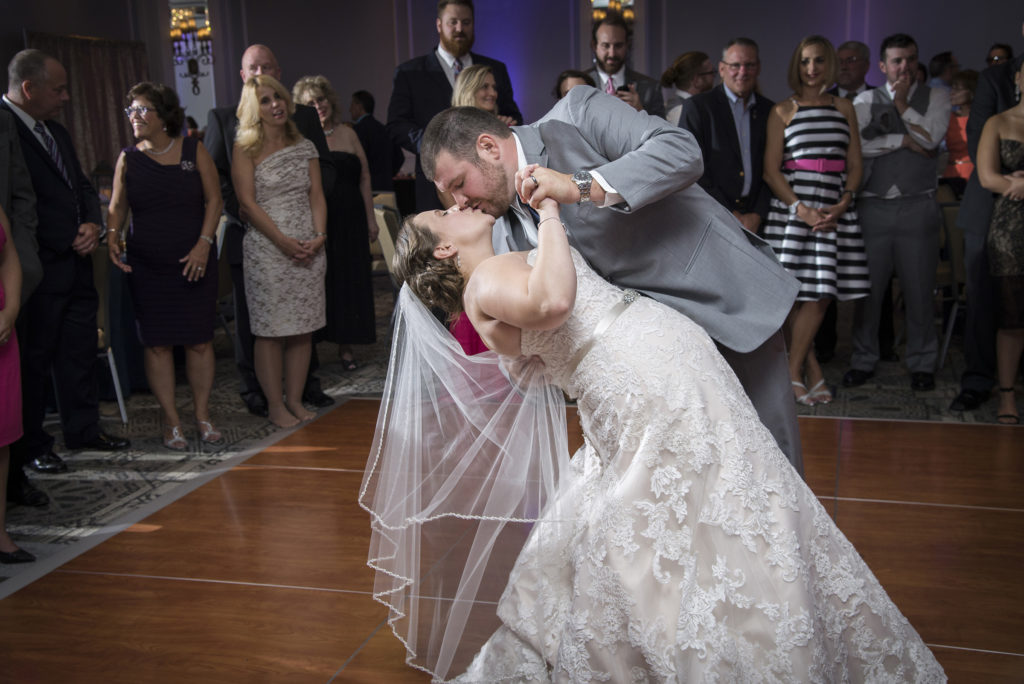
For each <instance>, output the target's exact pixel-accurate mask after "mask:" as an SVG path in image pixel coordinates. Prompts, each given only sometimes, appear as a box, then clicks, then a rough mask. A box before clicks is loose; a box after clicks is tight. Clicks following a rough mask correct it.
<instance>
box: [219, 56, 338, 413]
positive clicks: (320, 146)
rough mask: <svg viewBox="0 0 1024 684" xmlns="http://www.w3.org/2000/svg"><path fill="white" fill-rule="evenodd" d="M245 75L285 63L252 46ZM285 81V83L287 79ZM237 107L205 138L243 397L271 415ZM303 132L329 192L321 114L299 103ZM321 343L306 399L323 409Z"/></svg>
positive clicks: (226, 110)
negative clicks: (249, 271)
mask: <svg viewBox="0 0 1024 684" xmlns="http://www.w3.org/2000/svg"><path fill="white" fill-rule="evenodd" d="M238 73H239V76H241V78H242V83H243V84H244V83H245V82H246V81H247V80H249V79H250V78H252V77H253V76H260V75H262V74H267V75H268V76H273V77H274V78H276V79H277V80H278V81H281V67H280V65H279V64H278V62H277V57H275V56H274V53H273V51H271V49H270V48H268V47H267V46H266V45H259V44H256V45H250V46H249V47H247V48H246V49H245V52H244V53H242V68H241V69H240V70H239V72H238ZM282 83H283V81H282ZM236 109H237V105H236V106H231V107H217V108H216V109H211V110H210V113H209V115H208V116H207V119H206V134H205V137H204V138H203V142H204V144H205V145H206V147H207V149H208V150H209V151H210V154H211V155H212V156H213V161H214V164H216V166H217V173H219V174H220V190H221V194H222V195H223V197H224V216H225V218H226V219H227V226H226V229H225V233H224V242H223V245H222V249H224V250H225V251H226V252H227V254H226V257H227V260H228V264H229V265H230V266H231V282H232V284H233V285H234V289H235V363H236V364H237V366H238V374H239V380H240V382H241V395H242V400H243V401H244V402H245V405H246V407H247V408H248V409H249V412H250V413H252V414H253V415H256V416H260V417H266V415H267V398H266V397H265V396H264V395H263V390H262V389H261V388H260V383H259V382H258V381H257V380H256V371H255V369H254V366H253V336H252V330H251V329H250V327H249V307H248V305H247V304H246V301H245V279H244V277H243V275H242V237H243V236H244V235H245V221H243V220H242V218H241V217H240V215H239V211H238V197H236V196H235V188H234V186H233V185H232V183H231V151H232V149H233V147H234V144H235V131H236V130H237V128H238V119H237V118H236V117H235V110H236ZM292 120H293V121H294V122H295V125H296V126H298V128H299V132H300V133H302V135H303V136H305V137H306V138H308V139H309V140H311V141H312V142H313V144H314V145H316V149H317V151H318V152H319V153H320V176H321V178H322V179H323V185H324V195H325V196H327V195H329V194H330V192H331V190H332V189H333V188H334V176H335V171H334V165H333V164H332V163H331V157H330V152H329V151H328V149H327V139H326V138H325V137H324V131H323V128H321V126H320V117H318V116H317V113H316V110H315V109H313V108H312V107H307V106H305V105H300V104H298V103H296V105H295V114H294V115H293V116H292ZM319 365H320V364H319V361H318V359H317V354H316V347H315V346H314V347H313V355H312V357H311V358H310V360H309V375H308V376H307V378H306V387H305V389H304V390H303V392H302V400H303V401H304V402H306V403H307V404H311V405H313V406H316V407H317V408H323V407H324V406H330V405H331V404H333V403H334V400H333V399H331V397H329V396H328V395H326V394H324V392H323V390H321V389H320V380H319V379H318V378H317V377H316V375H315V372H316V370H317V368H319Z"/></svg>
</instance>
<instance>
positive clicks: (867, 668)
mask: <svg viewBox="0 0 1024 684" xmlns="http://www.w3.org/2000/svg"><path fill="white" fill-rule="evenodd" d="M573 257H574V260H575V262H576V268H577V271H578V274H579V275H578V279H579V285H578V288H577V301H576V306H575V309H574V312H573V315H572V316H571V317H570V319H569V320H568V321H567V322H566V323H565V324H564V325H563V326H561V327H560V328H558V329H556V330H553V331H524V332H523V337H522V340H523V343H522V344H523V353H524V354H536V355H539V356H540V357H541V358H542V359H543V360H544V362H545V364H546V365H547V370H548V373H549V375H551V376H553V377H554V378H555V379H556V381H557V382H558V384H559V385H560V386H561V387H562V388H563V389H565V390H566V391H567V392H568V393H569V394H570V395H572V396H575V397H577V401H578V406H579V412H580V418H581V421H582V424H583V431H584V435H585V445H584V447H582V448H581V450H580V451H579V452H577V454H576V455H575V456H574V457H573V460H572V468H573V469H574V471H575V472H576V475H577V480H576V481H577V485H576V486H574V487H573V488H572V489H571V490H569V491H566V492H563V493H561V494H560V497H561V498H562V499H563V500H562V501H561V503H562V504H563V510H572V511H576V512H577V514H578V516H579V518H578V520H577V521H576V523H575V524H574V525H572V526H568V525H565V526H557V527H556V528H555V529H554V530H553V531H546V530H548V528H546V526H544V525H537V526H536V527H535V528H534V534H533V535H532V536H531V537H530V539H529V540H528V541H527V543H526V546H525V547H524V549H523V551H522V553H521V554H520V556H519V558H518V560H517V562H516V565H515V568H514V570H513V571H512V573H511V576H510V578H509V582H508V586H507V587H506V589H505V592H504V594H503V596H502V598H501V601H500V603H499V607H498V615H499V616H500V617H501V619H502V622H503V626H502V627H501V628H499V629H498V630H497V632H495V634H494V635H493V636H492V637H491V638H490V640H489V641H488V642H487V643H486V644H485V646H484V647H483V649H482V650H481V651H480V652H479V653H478V654H477V656H476V658H475V659H474V661H473V664H472V666H471V667H470V668H469V670H468V671H467V672H466V673H464V674H463V675H462V676H460V677H459V678H458V681H460V682H494V681H502V680H506V681H559V682H566V681H567V682H684V681H692V682H698V681H699V682H718V681H722V682H734V681H742V682H748V681H750V682H838V681H869V682H905V681H920V682H936V681H945V675H944V673H943V671H942V669H941V667H940V666H939V664H938V662H937V661H936V660H935V658H934V656H933V655H932V653H931V652H930V651H929V650H928V648H927V647H926V646H925V645H924V643H923V642H922V640H921V638H920V637H919V636H918V634H917V633H916V632H915V630H914V629H913V627H911V625H910V624H909V623H908V622H907V620H906V618H904V617H903V615H902V614H901V613H900V612H899V610H898V609H897V608H896V606H895V605H894V604H893V603H892V601H891V600H890V599H889V597H888V596H887V594H886V593H885V591H884V589H883V588H882V587H881V585H880V584H879V583H878V581H877V579H876V578H875V576H874V575H873V574H872V572H871V571H870V569H869V568H868V567H867V565H866V564H865V563H864V562H863V560H862V559H861V557H860V556H859V554H858V553H857V552H856V550H855V549H854V548H853V546H852V545H851V544H850V543H849V541H848V540H847V539H846V537H845V536H844V535H843V534H842V532H840V531H839V529H838V528H837V527H836V526H835V525H834V523H833V522H832V520H831V518H830V517H829V515H828V514H827V513H826V511H825V510H824V509H823V508H822V506H821V505H820V504H819V502H818V501H817V498H816V497H815V496H814V494H813V493H812V492H811V491H810V489H809V488H808V487H807V486H806V485H805V484H804V483H803V481H801V480H800V478H799V477H798V476H797V474H796V472H795V471H794V470H793V468H792V467H791V466H790V464H789V463H788V462H787V461H786V459H785V457H784V456H783V455H782V453H781V452H780V451H779V450H778V448H777V447H776V446H775V443H774V441H773V440H772V437H771V435H770V434H769V433H768V431H767V429H766V428H765V427H764V426H763V425H762V424H761V423H760V422H759V421H758V419H757V415H756V413H755V411H754V409H753V407H752V405H751V404H750V402H749V400H748V399H747V398H746V396H745V395H744V393H743V392H742V390H741V388H740V385H739V382H738V380H737V379H736V378H735V376H734V374H733V372H732V371H731V369H730V368H729V366H728V365H727V364H726V362H725V361H724V360H723V359H722V357H721V356H720V355H719V354H718V352H717V349H716V348H715V345H714V343H713V342H712V341H711V339H710V338H709V337H708V336H707V334H706V333H705V332H704V331H703V330H702V329H701V328H699V327H698V326H697V325H696V324H694V323H693V322H691V321H690V320H688V319H687V318H685V317H683V316H681V315H679V314H678V313H676V312H675V311H672V310H670V309H668V308H666V307H665V306H663V305H661V304H659V303H657V302H655V301H653V300H651V299H647V298H641V299H639V300H638V301H636V302H635V303H633V304H632V305H631V306H629V307H627V308H626V310H625V311H624V313H622V314H621V315H620V316H619V317H618V318H617V319H616V320H615V322H614V323H613V324H612V325H611V327H610V328H609V329H608V330H607V332H605V333H604V334H603V335H602V336H600V337H599V339H597V341H596V343H595V344H594V346H593V348H592V349H591V350H590V351H589V352H588V353H587V354H586V356H584V358H583V359H582V361H581V362H580V363H579V366H578V367H576V368H575V369H573V368H571V367H570V365H571V364H570V363H569V362H570V360H571V359H573V357H574V355H575V354H576V351H577V350H578V349H579V348H580V347H581V346H582V345H583V344H584V343H585V342H586V341H587V340H588V339H589V337H590V331H592V330H594V327H595V325H596V324H597V322H598V321H599V320H600V319H601V317H602V316H603V314H604V312H606V311H607V310H608V309H609V308H610V307H612V306H613V305H614V304H615V303H616V302H617V301H619V300H620V299H621V297H622V293H621V291H620V290H618V289H617V288H615V287H613V286H611V285H609V284H608V283H606V282H605V281H603V280H602V279H601V278H600V277H599V276H597V275H596V274H595V273H594V272H593V271H591V270H590V269H589V268H588V267H587V265H586V263H585V262H584V260H583V259H582V258H581V257H580V256H579V255H578V254H577V253H575V252H574V255H573ZM550 534H561V535H563V538H562V539H557V540H552V539H550V538H545V539H539V537H542V536H545V535H550ZM540 548H543V549H546V550H550V549H552V548H557V549H561V550H562V551H561V552H560V553H551V552H550V551H547V552H545V553H540V552H538V549H540Z"/></svg>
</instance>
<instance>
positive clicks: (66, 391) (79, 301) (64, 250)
mask: <svg viewBox="0 0 1024 684" xmlns="http://www.w3.org/2000/svg"><path fill="white" fill-rule="evenodd" d="M67 83H68V77H67V72H66V71H65V70H64V67H63V66H62V65H61V64H60V62H58V61H57V60H55V59H53V58H52V57H50V56H48V55H46V54H45V53H43V52H41V51H39V50H22V51H21V52H19V53H18V54H16V55H15V56H14V58H13V59H12V60H11V63H10V65H9V66H8V88H7V94H6V95H5V96H4V98H3V104H2V105H0V106H2V107H3V108H4V109H5V110H7V111H8V112H10V113H11V114H12V115H13V118H14V120H15V123H16V125H17V128H18V135H19V138H20V143H21V150H22V153H23V156H24V160H25V166H26V167H27V168H28V175H29V177H30V178H31V180H32V189H33V191H34V192H35V195H36V217H37V220H38V226H37V229H36V238H37V241H38V244H39V252H38V256H39V261H40V263H41V264H42V267H43V273H42V280H41V281H40V283H39V286H38V287H37V288H36V290H35V292H34V293H33V294H32V296H31V297H30V298H29V299H28V301H27V302H26V305H25V306H24V307H23V309H22V314H21V317H20V320H19V327H18V330H19V335H20V336H21V348H22V359H21V377H22V410H23V416H22V421H23V427H24V431H25V434H24V436H23V437H22V438H21V439H20V440H18V441H17V442H15V443H14V445H12V448H11V455H12V459H11V462H12V464H14V467H12V468H11V475H10V477H9V482H8V489H9V491H11V490H12V489H13V491H14V493H15V494H17V493H18V492H19V491H24V487H23V482H24V480H23V478H24V472H23V471H22V469H21V467H19V466H21V465H28V466H29V467H30V468H32V469H33V470H37V471H39V472H43V473H59V472H64V471H65V470H67V465H65V464H64V462H63V461H62V460H61V458H60V457H59V456H58V455H57V454H56V453H54V451H53V446H54V438H53V436H52V435H50V434H49V433H48V432H47V431H46V430H45V429H44V428H43V419H44V418H45V415H46V388H47V387H48V386H49V383H50V378H51V376H52V378H53V383H54V385H56V390H57V404H58V407H59V408H60V419H61V427H62V429H63V433H64V444H65V445H66V446H67V447H68V448H69V449H94V450H100V451H110V450H115V449H124V448H125V447H127V446H128V445H129V443H128V440H125V439H121V438H118V437H114V436H111V435H108V434H106V433H104V432H102V431H101V430H100V427H99V408H98V403H97V388H96V373H95V367H96V311H97V306H98V304H99V297H98V295H97V294H96V287H95V284H94V282H93V273H92V257H91V256H90V255H91V254H92V251H93V250H94V249H96V246H97V245H98V244H99V241H100V239H101V238H102V237H103V235H102V232H103V231H102V228H101V226H102V223H103V219H102V217H101V215H100V205H99V198H98V196H97V195H96V190H95V189H94V188H93V187H92V185H91V184H90V183H89V179H88V178H86V176H85V174H84V173H83V172H82V167H81V165H80V164H79V162H78V155H77V154H76V153H75V148H74V145H73V144H72V142H71V136H70V135H69V134H68V132H67V130H66V129H65V128H64V127H63V126H61V125H60V124H59V123H57V122H56V121H54V120H53V117H55V116H57V115H59V114H60V112H61V110H62V109H63V108H64V105H65V104H66V103H67V102H68V86H67ZM14 500H17V499H16V498H15V499H14Z"/></svg>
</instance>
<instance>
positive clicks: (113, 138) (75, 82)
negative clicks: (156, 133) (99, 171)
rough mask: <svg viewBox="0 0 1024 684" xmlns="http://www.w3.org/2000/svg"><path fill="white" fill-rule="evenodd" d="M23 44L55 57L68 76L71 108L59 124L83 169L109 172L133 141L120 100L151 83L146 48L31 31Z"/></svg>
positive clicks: (133, 42)
mask: <svg viewBox="0 0 1024 684" xmlns="http://www.w3.org/2000/svg"><path fill="white" fill-rule="evenodd" d="M26 43H27V47H31V48H37V49H39V50H42V51H43V52H45V53H47V54H48V55H50V56H52V57H53V58H55V59H56V60H57V61H59V62H60V63H61V64H63V65H64V68H65V69H66V70H67V72H68V88H69V95H70V96H71V104H70V105H69V106H68V107H66V108H65V109H64V112H63V114H62V116H61V123H63V124H64V125H65V126H66V127H67V129H68V130H69V131H70V132H71V138H72V140H74V142H75V150H76V151H77V152H78V158H79V160H80V161H81V162H82V170H83V171H85V173H86V175H91V174H92V172H93V169H95V168H96V165H97V164H99V163H100V162H106V163H107V164H110V166H111V167H113V164H114V162H115V161H116V160H117V155H118V153H119V152H120V151H121V149H122V148H124V147H126V146H127V145H128V144H130V143H131V141H132V137H131V129H130V128H129V126H128V122H127V120H126V119H125V116H124V111H123V109H124V106H125V102H124V96H125V94H126V93H127V92H128V90H129V88H131V87H132V86H133V85H135V84H136V83H138V82H139V81H145V80H146V79H148V78H149V66H148V59H147V57H146V45H145V43H142V42H139V41H123V40H107V39H103V38H89V37H86V36H56V35H51V34H47V33H32V32H29V33H28V34H27V35H26Z"/></svg>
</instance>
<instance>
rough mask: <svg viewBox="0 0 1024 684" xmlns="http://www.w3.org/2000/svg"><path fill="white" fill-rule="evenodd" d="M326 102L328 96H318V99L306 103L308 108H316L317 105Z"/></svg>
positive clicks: (310, 99) (314, 98)
mask: <svg viewBox="0 0 1024 684" xmlns="http://www.w3.org/2000/svg"><path fill="white" fill-rule="evenodd" d="M325 102H327V96H326V95H317V96H316V97H311V98H309V102H307V103H306V106H307V107H315V106H316V105H318V104H323V103H325Z"/></svg>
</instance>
